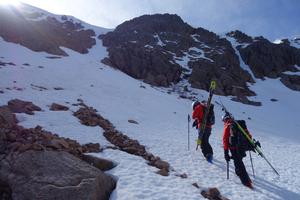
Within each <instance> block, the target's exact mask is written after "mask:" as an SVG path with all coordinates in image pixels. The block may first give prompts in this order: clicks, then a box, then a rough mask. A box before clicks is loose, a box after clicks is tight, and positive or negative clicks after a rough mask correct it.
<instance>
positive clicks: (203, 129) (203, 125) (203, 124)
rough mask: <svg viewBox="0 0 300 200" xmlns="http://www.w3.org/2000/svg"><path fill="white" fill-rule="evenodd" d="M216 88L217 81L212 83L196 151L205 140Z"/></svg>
mask: <svg viewBox="0 0 300 200" xmlns="http://www.w3.org/2000/svg"><path fill="white" fill-rule="evenodd" d="M216 86H217V83H216V81H211V82H210V87H209V95H208V100H207V104H206V109H205V110H204V116H203V118H202V122H201V126H200V127H199V128H200V129H199V135H198V139H197V147H196V150H197V149H198V147H199V146H200V145H201V142H202V138H203V135H204V132H205V128H206V123H207V121H206V120H207V116H208V113H209V112H210V106H211V100H212V96H213V94H214V91H215V89H216Z"/></svg>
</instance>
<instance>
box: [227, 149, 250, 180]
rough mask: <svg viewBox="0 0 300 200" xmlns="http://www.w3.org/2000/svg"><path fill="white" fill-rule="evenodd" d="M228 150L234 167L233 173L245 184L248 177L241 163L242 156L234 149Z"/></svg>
mask: <svg viewBox="0 0 300 200" xmlns="http://www.w3.org/2000/svg"><path fill="white" fill-rule="evenodd" d="M230 152H231V156H232V159H233V163H234V167H235V173H236V175H237V176H238V177H239V178H240V179H241V182H242V183H243V184H244V185H246V184H247V183H248V182H249V181H250V178H249V175H248V173H247V171H246V167H245V165H244V163H243V156H242V155H241V153H240V152H239V151H238V150H236V149H230Z"/></svg>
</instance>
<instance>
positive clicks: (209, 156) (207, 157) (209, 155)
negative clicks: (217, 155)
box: [205, 154, 213, 163]
mask: <svg viewBox="0 0 300 200" xmlns="http://www.w3.org/2000/svg"><path fill="white" fill-rule="evenodd" d="M205 158H206V160H207V162H209V163H212V160H213V155H212V154H207V155H206V156H205Z"/></svg>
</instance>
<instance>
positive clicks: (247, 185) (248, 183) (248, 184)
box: [244, 180, 253, 189]
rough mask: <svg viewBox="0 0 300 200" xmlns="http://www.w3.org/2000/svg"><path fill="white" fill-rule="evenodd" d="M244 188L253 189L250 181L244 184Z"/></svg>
mask: <svg viewBox="0 0 300 200" xmlns="http://www.w3.org/2000/svg"><path fill="white" fill-rule="evenodd" d="M244 185H245V186H246V187H248V188H250V189H253V185H252V181H251V180H250V181H248V182H247V183H245V184H244Z"/></svg>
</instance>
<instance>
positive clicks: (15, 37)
mask: <svg viewBox="0 0 300 200" xmlns="http://www.w3.org/2000/svg"><path fill="white" fill-rule="evenodd" d="M0 27H1V29H0V36H1V37H2V38H3V39H4V40H5V41H8V42H13V43H17V44H21V45H23V46H25V47H27V48H29V49H31V50H33V51H44V52H47V53H50V54H54V55H61V56H67V53H66V52H65V51H63V50H62V49H61V48H60V47H67V48H70V49H72V50H74V51H77V52H79V53H88V49H89V48H91V47H92V46H93V45H95V44H96V40H95V39H94V38H93V36H95V32H94V31H93V30H91V29H88V30H85V29H84V27H83V26H82V25H81V23H80V22H75V21H74V20H73V19H72V18H69V17H67V16H61V17H60V18H58V17H57V16H54V15H51V14H49V15H48V14H47V13H45V12H42V11H41V12H39V11H38V10H37V9H33V8H32V7H30V6H28V5H26V4H21V6H20V7H18V8H17V7H13V6H0Z"/></svg>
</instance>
